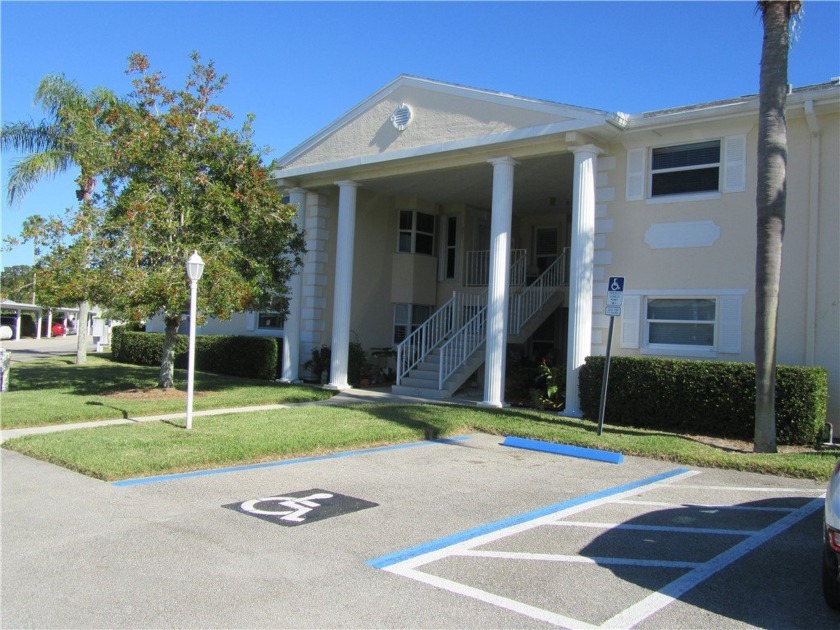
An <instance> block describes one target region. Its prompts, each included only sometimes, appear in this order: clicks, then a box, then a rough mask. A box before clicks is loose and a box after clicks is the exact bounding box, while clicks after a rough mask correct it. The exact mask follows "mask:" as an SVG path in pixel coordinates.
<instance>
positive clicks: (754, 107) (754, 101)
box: [626, 87, 840, 132]
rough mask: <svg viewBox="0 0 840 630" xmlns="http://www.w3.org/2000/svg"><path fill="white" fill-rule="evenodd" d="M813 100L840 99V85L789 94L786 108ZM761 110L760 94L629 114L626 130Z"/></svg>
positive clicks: (797, 108) (827, 101)
mask: <svg viewBox="0 0 840 630" xmlns="http://www.w3.org/2000/svg"><path fill="white" fill-rule="evenodd" d="M808 101H812V102H813V103H814V104H815V105H817V104H830V103H838V102H840V87H834V88H830V89H826V90H821V91H819V92H811V91H805V92H794V93H792V94H788V96H787V99H786V102H785V109H786V110H788V111H791V110H800V109H803V110H804V107H805V103H806V102H808ZM755 112H758V95H756V96H755V97H754V98H751V99H749V100H745V101H739V102H737V103H724V104H721V105H711V106H708V107H700V108H697V109H689V110H686V111H681V112H666V113H663V114H658V115H655V116H644V115H643V114H632V115H630V116H628V117H627V129H626V131H627V132H631V131H637V130H643V129H648V128H650V127H662V126H668V125H679V124H684V123H687V122H699V121H703V120H713V119H717V120H723V119H726V118H732V117H736V116H743V115H745V114H753V113H755Z"/></svg>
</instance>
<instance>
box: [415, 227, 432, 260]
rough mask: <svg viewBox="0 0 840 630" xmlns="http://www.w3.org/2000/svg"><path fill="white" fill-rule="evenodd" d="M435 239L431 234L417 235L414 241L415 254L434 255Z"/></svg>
mask: <svg viewBox="0 0 840 630" xmlns="http://www.w3.org/2000/svg"><path fill="white" fill-rule="evenodd" d="M434 241H435V239H434V237H433V236H432V235H431V234H421V233H420V232H418V233H417V236H416V237H415V241H414V253H415V254H429V255H431V254H433V253H434Z"/></svg>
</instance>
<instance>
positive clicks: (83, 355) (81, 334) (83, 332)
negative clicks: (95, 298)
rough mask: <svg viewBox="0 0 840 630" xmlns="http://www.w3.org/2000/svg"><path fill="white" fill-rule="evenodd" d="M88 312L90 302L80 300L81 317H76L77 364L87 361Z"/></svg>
mask: <svg viewBox="0 0 840 630" xmlns="http://www.w3.org/2000/svg"><path fill="white" fill-rule="evenodd" d="M88 313H90V302H88V301H87V300H84V301H83V302H79V317H78V318H77V319H76V365H81V364H82V363H87V340H88Z"/></svg>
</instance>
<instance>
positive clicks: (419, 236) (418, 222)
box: [397, 210, 435, 256]
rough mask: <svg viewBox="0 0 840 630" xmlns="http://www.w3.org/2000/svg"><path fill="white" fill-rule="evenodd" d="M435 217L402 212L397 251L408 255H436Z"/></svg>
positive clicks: (421, 213) (420, 213) (419, 213)
mask: <svg viewBox="0 0 840 630" xmlns="http://www.w3.org/2000/svg"><path fill="white" fill-rule="evenodd" d="M434 246H435V217H434V215H433V214H427V213H425V212H417V211H416V210H400V226H399V239H398V241H397V251H398V252H402V253H406V254H428V255H429V256H431V255H433V254H434Z"/></svg>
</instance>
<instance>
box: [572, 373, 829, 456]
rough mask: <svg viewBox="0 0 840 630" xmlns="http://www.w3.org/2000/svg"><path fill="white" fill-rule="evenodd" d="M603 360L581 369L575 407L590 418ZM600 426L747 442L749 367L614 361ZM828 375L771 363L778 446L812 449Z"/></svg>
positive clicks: (751, 393)
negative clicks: (772, 366) (774, 366)
mask: <svg viewBox="0 0 840 630" xmlns="http://www.w3.org/2000/svg"><path fill="white" fill-rule="evenodd" d="M603 373H604V357H587V359H586V363H585V365H583V366H582V367H581V371H580V379H579V388H580V390H579V391H580V405H581V410H582V411H583V413H584V415H585V416H586V417H587V418H591V419H597V417H598V406H599V402H600V396H601V380H602V377H603ZM609 378H610V383H609V392H608V393H607V407H606V412H605V422H606V423H608V424H613V425H629V426H637V427H647V428H659V429H667V430H669V431H678V432H688V433H698V434H702V435H712V436H719V437H724V438H733V439H739V440H750V441H751V440H752V439H753V435H754V432H755V364H753V363H729V362H722V361H686V360H673V359H660V358H653V357H614V358H613V359H612V361H611V363H610V377H609ZM827 403H828V371H827V370H825V369H824V368H819V367H814V368H812V367H797V366H781V365H780V366H778V368H777V372H776V438H777V441H778V443H779V444H803V445H806V444H807V445H810V444H816V443H817V441H818V440H819V438H820V436H821V435H822V432H823V430H824V425H825V421H826V405H827Z"/></svg>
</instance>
